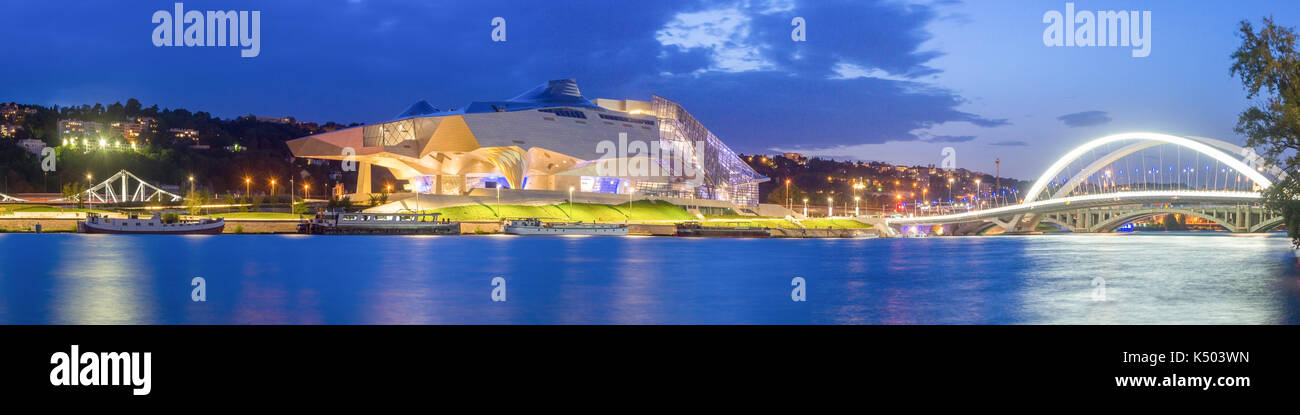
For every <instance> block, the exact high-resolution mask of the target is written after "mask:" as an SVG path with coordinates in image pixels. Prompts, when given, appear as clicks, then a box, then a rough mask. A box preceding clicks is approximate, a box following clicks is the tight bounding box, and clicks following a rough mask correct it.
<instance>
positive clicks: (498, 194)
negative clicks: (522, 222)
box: [497, 183, 501, 218]
mask: <svg viewBox="0 0 1300 415" xmlns="http://www.w3.org/2000/svg"><path fill="white" fill-rule="evenodd" d="M497 217H498V218H499V217H501V183H497Z"/></svg>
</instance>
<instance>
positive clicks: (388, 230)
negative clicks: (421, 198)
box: [298, 212, 460, 235]
mask: <svg viewBox="0 0 1300 415" xmlns="http://www.w3.org/2000/svg"><path fill="white" fill-rule="evenodd" d="M438 216H439V214H438V213H341V212H322V213H317V214H316V217H314V218H312V219H309V220H306V221H303V222H302V223H299V224H298V233H302V234H309V235H457V234H460V222H451V221H446V220H441V219H438Z"/></svg>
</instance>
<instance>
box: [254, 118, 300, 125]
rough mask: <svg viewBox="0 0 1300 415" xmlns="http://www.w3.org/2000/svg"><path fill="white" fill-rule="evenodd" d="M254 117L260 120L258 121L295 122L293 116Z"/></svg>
mask: <svg viewBox="0 0 1300 415" xmlns="http://www.w3.org/2000/svg"><path fill="white" fill-rule="evenodd" d="M254 119H256V120H258V121H261V122H269V123H275V124H293V123H294V120H293V117H254Z"/></svg>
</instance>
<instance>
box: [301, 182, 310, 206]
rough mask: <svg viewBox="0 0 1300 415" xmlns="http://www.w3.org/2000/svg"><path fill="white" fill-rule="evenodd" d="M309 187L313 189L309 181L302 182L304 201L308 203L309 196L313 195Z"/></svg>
mask: <svg viewBox="0 0 1300 415" xmlns="http://www.w3.org/2000/svg"><path fill="white" fill-rule="evenodd" d="M309 189H311V184H308V183H303V184H302V202H303V203H307V198H309V197H311V191H310V190H309Z"/></svg>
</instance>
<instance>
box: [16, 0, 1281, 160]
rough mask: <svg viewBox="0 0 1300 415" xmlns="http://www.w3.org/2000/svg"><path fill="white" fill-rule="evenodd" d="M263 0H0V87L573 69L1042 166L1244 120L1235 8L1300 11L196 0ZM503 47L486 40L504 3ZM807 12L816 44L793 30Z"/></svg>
mask: <svg viewBox="0 0 1300 415" xmlns="http://www.w3.org/2000/svg"><path fill="white" fill-rule="evenodd" d="M184 6H185V9H186V10H200V11H206V10H260V11H261V13H262V16H261V30H262V33H261V53H260V55H259V56H257V57H254V58H241V57H240V56H239V48H232V47H193V48H186V47H155V46H154V45H153V43H152V42H151V40H150V39H151V33H152V32H153V30H154V28H155V26H156V25H155V24H154V23H152V22H150V18H151V16H152V15H153V13H154V11H156V10H171V9H172V8H173V7H174V2H172V1H131V2H105V1H84V2H83V1H59V0H53V1H23V2H6V4H5V7H4V9H5V12H6V13H5V14H4V18H5V22H6V23H5V24H3V25H0V39H4V44H5V47H4V48H3V50H4V51H5V53H4V55H3V56H4V63H3V64H0V75H2V76H0V80H2V81H0V101H4V102H8V101H16V102H19V103H30V104H42V105H52V104H59V105H80V104H93V103H96V102H102V103H105V104H108V103H112V102H117V101H125V100H126V99H127V98H131V97H135V98H138V99H139V100H140V101H141V102H143V103H144V105H146V106H148V105H154V104H157V105H159V106H160V107H168V108H178V107H183V108H187V109H190V110H203V111H208V112H211V113H213V114H214V115H217V116H220V117H223V118H231V117H235V116H239V115H244V114H249V113H252V114H257V115H266V116H282V115H283V116H294V117H297V118H298V119H300V120H306V121H319V122H324V121H337V122H343V123H349V122H365V123H370V122H376V121H381V120H385V119H389V118H391V117H392V116H393V115H395V114H397V113H398V112H400V111H401V110H403V109H404V108H406V107H407V106H408V105H410V104H411V103H413V102H415V101H418V100H421V99H424V100H428V101H429V102H430V103H432V104H433V105H434V106H437V107H439V108H444V109H447V108H454V107H460V106H463V105H465V104H468V103H469V102H470V101H474V100H501V99H508V98H510V97H513V96H515V95H516V94H517V93H519V92H522V91H525V90H527V89H529V88H530V87H532V86H534V85H537V84H539V83H543V82H545V81H547V80H550V79H561V78H574V79H576V80H577V81H578V84H579V86H580V87H581V88H582V92H583V94H584V95H586V96H587V97H588V98H629V99H643V100H646V99H649V98H650V96H651V94H657V95H660V96H664V97H666V98H669V99H672V100H675V101H677V102H679V103H681V104H682V105H683V106H684V107H686V108H687V109H688V110H689V111H691V112H692V113H693V114H694V115H695V116H696V117H697V118H699V119H700V120H701V121H702V122H704V124H705V125H706V126H708V127H709V128H710V129H711V130H712V131H713V132H714V133H715V134H717V135H718V136H719V137H720V138H722V139H723V141H724V142H726V143H728V144H729V145H730V146H732V147H733V148H734V149H736V150H737V151H740V152H746V153H755V152H766V153H772V152H775V151H778V150H784V151H799V152H803V153H805V154H808V155H820V156H834V157H836V158H847V159H860V160H881V161H889V162H894V163H907V164H938V163H939V162H940V159H941V156H940V152H941V150H942V149H943V148H944V147H948V146H951V147H954V148H955V149H956V150H957V152H958V153H957V154H958V159H957V164H958V166H959V167H965V168H970V169H976V170H982V171H988V172H992V171H993V160H994V158H995V157H1000V158H1001V159H1002V161H1003V163H1002V171H1003V174H1004V175H1005V176H1013V177H1018V178H1022V179H1030V178H1034V177H1037V176H1038V174H1039V173H1040V172H1041V171H1042V170H1043V169H1044V168H1045V167H1046V166H1047V165H1048V164H1050V163H1051V162H1052V161H1053V160H1054V159H1055V158H1056V157H1057V156H1059V155H1061V154H1063V153H1065V152H1066V151H1068V149H1069V148H1070V147H1072V146H1074V145H1078V144H1081V143H1083V142H1084V141H1086V140H1088V139H1091V138H1095V137H1099V136H1102V135H1106V134H1110V133H1117V132H1124V131H1132V130H1146V131H1156V132H1166V133H1172V134H1181V135H1198V136H1206V137H1215V138H1220V139H1224V140H1227V141H1232V142H1236V143H1239V144H1240V143H1242V142H1243V141H1244V140H1243V139H1242V138H1241V137H1239V136H1238V135H1236V134H1235V133H1233V131H1232V129H1233V126H1234V125H1235V122H1236V117H1237V114H1238V113H1239V112H1240V111H1241V110H1243V109H1244V108H1245V107H1246V106H1247V105H1248V104H1249V102H1248V101H1247V100H1246V98H1245V93H1244V91H1243V90H1242V87H1241V83H1240V81H1239V80H1238V79H1236V78H1233V77H1231V76H1230V74H1229V71H1228V68H1229V66H1230V64H1231V63H1230V55H1231V53H1232V52H1233V50H1235V49H1236V47H1237V45H1238V43H1239V40H1238V38H1237V37H1236V31H1237V25H1238V23H1239V22H1240V21H1241V20H1243V19H1244V20H1250V21H1251V22H1255V23H1258V22H1259V21H1260V19H1261V17H1263V16H1266V15H1269V14H1272V15H1274V16H1275V17H1276V18H1277V20H1278V22H1279V23H1281V24H1283V25H1286V26H1297V25H1300V3H1296V2H1281V1H1274V2H1264V1H1079V2H1075V8H1076V9H1078V10H1093V11H1096V10H1138V11H1150V12H1151V14H1152V26H1151V32H1152V43H1151V53H1150V56H1148V57H1144V58H1135V57H1132V56H1131V54H1130V51H1131V50H1132V49H1133V48H1131V47H1093V48H1075V47H1047V46H1045V45H1044V43H1043V32H1044V29H1046V27H1047V24H1045V23H1043V15H1044V13H1045V12H1047V11H1049V10H1058V11H1062V12H1064V10H1065V2H1064V1H972V2H958V1H897V0H889V1H870V0H852V1H833V0H748V1H743V0H742V1H682V0H662V1H655V2H630V1H569V0H555V1H379V0H318V1H273V2H264V1H210V0H208V1H186V2H184ZM498 16H499V17H503V18H505V19H506V22H507V25H506V30H507V31H506V33H507V41H505V42H500V43H494V42H493V41H492V39H491V32H492V29H493V27H492V25H491V21H492V19H493V18H494V17H498ZM795 17H802V18H804V19H805V21H806V22H807V42H799V43H797V42H794V41H792V40H791V38H790V32H791V30H792V26H791V24H790V23H791V20H792V19H793V18H795Z"/></svg>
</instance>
